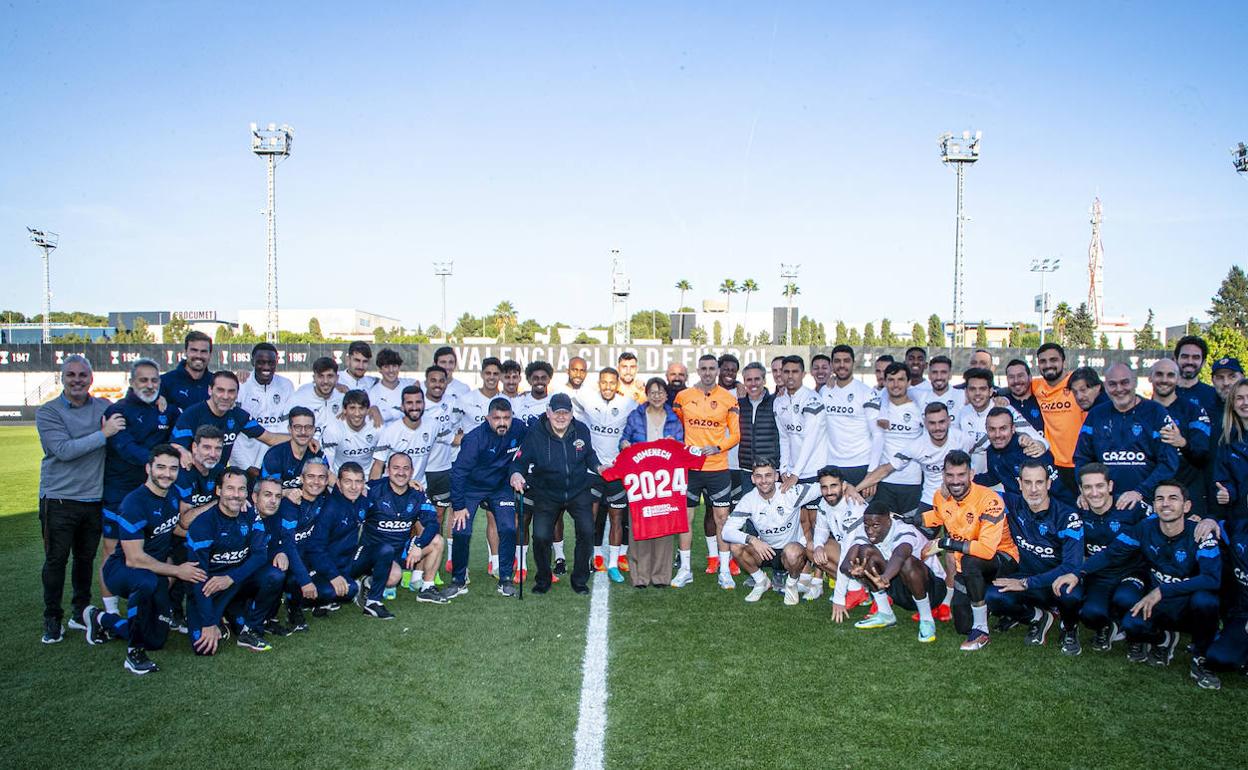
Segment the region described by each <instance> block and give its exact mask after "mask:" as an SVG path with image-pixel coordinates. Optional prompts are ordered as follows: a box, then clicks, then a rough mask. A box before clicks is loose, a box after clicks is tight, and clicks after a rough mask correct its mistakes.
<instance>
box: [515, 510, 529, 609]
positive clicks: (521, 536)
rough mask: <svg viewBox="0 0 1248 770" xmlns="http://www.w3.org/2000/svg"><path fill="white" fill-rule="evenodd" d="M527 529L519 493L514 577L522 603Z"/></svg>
mask: <svg viewBox="0 0 1248 770" xmlns="http://www.w3.org/2000/svg"><path fill="white" fill-rule="evenodd" d="M526 529H527V528H526V527H525V526H524V495H523V494H521V493H520V492H517V493H516V542H517V543H519V545H520V559H519V565H518V566H517V567H516V570H517V572H516V577H517V578H519V581H518V582H519V583H520V601H524V556H525V554H524V541H525V540H526V538H525V535H526V534H527V533H526V532H525V530H526Z"/></svg>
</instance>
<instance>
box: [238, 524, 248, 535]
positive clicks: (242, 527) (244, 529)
mask: <svg viewBox="0 0 1248 770" xmlns="http://www.w3.org/2000/svg"><path fill="white" fill-rule="evenodd" d="M238 534H240V535H245V534H247V524H246V522H239V525H238Z"/></svg>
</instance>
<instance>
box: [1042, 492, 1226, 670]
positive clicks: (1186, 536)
mask: <svg viewBox="0 0 1248 770" xmlns="http://www.w3.org/2000/svg"><path fill="white" fill-rule="evenodd" d="M1191 509H1192V503H1191V500H1190V499H1188V497H1187V488H1186V487H1184V486H1183V485H1182V483H1180V482H1178V481H1175V480H1174V479H1169V480H1166V481H1161V482H1159V483H1158V484H1157V488H1156V490H1155V491H1154V492H1153V511H1154V512H1155V515H1153V516H1149V517H1148V518H1146V519H1144V520H1142V521H1141V522H1140V523H1139V524H1137V525H1135V526H1134V527H1133V528H1131V531H1129V532H1127V531H1123V532H1120V533H1119V534H1118V537H1117V538H1116V539H1115V540H1114V542H1113V543H1112V544H1110V546H1109V547H1108V548H1106V549H1105V550H1103V551H1101V552H1099V553H1097V554H1096V555H1094V556H1091V557H1089V558H1088V559H1086V560H1085V561H1084V562H1083V566H1082V567H1081V568H1080V569H1079V570H1078V571H1077V572H1072V573H1068V574H1065V575H1062V576H1061V577H1059V578H1057V579H1056V580H1054V581H1053V592H1054V593H1055V594H1056V593H1063V592H1065V591H1068V590H1070V589H1071V588H1073V587H1075V586H1077V585H1079V583H1080V582H1081V581H1082V580H1084V579H1086V578H1087V577H1088V576H1090V575H1095V574H1097V573H1098V572H1100V571H1102V570H1105V569H1113V568H1114V567H1115V566H1117V565H1120V564H1124V563H1132V562H1133V561H1134V560H1135V559H1136V558H1137V557H1138V558H1141V559H1143V563H1144V569H1145V572H1146V583H1145V585H1141V586H1138V587H1136V590H1135V591H1134V592H1125V591H1117V592H1115V594H1114V602H1115V603H1116V604H1118V609H1119V610H1120V611H1121V612H1122V613H1123V615H1122V630H1123V633H1125V634H1126V635H1127V660H1129V661H1131V662H1132V663H1145V662H1147V663H1148V664H1149V665H1152V666H1168V665H1170V661H1171V659H1172V658H1173V657H1174V649H1175V647H1177V646H1178V644H1179V632H1180V631H1188V632H1190V633H1191V635H1192V645H1191V651H1192V662H1191V668H1190V673H1191V676H1192V678H1193V679H1195V680H1196V684H1197V686H1199V687H1201V688H1203V689H1207V690H1216V689H1219V688H1220V687H1221V686H1222V683H1221V681H1220V680H1219V679H1218V677H1217V675H1215V674H1214V673H1213V672H1211V671H1209V670H1208V668H1206V666H1205V653H1206V651H1207V650H1208V649H1209V645H1210V643H1211V642H1212V641H1213V638H1214V635H1215V634H1216V633H1217V631H1218V607H1219V602H1218V591H1219V589H1220V588H1221V585H1222V556H1221V553H1220V552H1219V550H1218V542H1217V540H1216V539H1215V537H1214V534H1213V533H1214V532H1215V531H1216V530H1217V526H1216V525H1215V524H1214V522H1212V521H1210V520H1208V519H1206V520H1205V521H1202V522H1200V523H1197V522H1194V521H1192V520H1191V519H1189V518H1188V514H1189V513H1191ZM1125 585H1131V583H1126V584H1125ZM1146 586H1151V590H1149V591H1148V592H1147V593H1145V587H1146Z"/></svg>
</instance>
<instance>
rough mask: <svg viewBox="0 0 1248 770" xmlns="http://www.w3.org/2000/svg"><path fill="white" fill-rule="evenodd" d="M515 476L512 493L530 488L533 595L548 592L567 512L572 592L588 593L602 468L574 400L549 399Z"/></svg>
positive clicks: (517, 460) (527, 438)
mask: <svg viewBox="0 0 1248 770" xmlns="http://www.w3.org/2000/svg"><path fill="white" fill-rule="evenodd" d="M511 470H512V474H511V486H512V488H513V489H515V490H516V491H517V492H521V493H523V492H524V490H525V487H526V486H527V487H528V496H529V497H530V498H531V499H532V500H533V551H534V552H533V559H534V561H535V562H536V563H537V579H536V580H535V581H534V586H533V593H536V594H544V593H546V592H547V591H549V590H550V584H551V571H550V555H551V550H550V549H551V545H552V544H553V543H554V537H555V520H556V519H557V518H558V517H560V516H562V515H563V513H564V512H565V511H566V512H567V513H568V514H569V515H570V516H571V517H572V523H573V524H574V526H575V528H576V552H575V554H574V555H573V560H572V561H573V563H572V590H573V591H575V592H576V593H578V594H587V593H589V574H590V565H589V561H590V556H591V555H592V554H593V550H594V515H593V510H592V507H591V502H592V498H591V495H590V490H589V482H590V478H589V472H590V471H593V472H595V473H597V472H599V471H600V470H601V467H600V463H599V462H598V456H597V455H595V454H594V447H593V445H592V443H591V442H590V436H589V428H588V427H587V426H586V425H585V423H583V422H580V421H579V420H575V419H573V417H572V399H570V398H569V397H568V395H567V394H566V393H556V394H555V395H553V396H551V397H550V403H549V404H547V406H546V414H544V415H542V416H541V418H540V419H539V420H538V421H536V422H534V423H533V424H532V425H531V426H530V427H529V432H528V435H527V436H525V439H524V443H523V444H522V445H521V446H520V451H519V452H518V453H517V454H516V458H515V460H514V461H513V462H512V465H511Z"/></svg>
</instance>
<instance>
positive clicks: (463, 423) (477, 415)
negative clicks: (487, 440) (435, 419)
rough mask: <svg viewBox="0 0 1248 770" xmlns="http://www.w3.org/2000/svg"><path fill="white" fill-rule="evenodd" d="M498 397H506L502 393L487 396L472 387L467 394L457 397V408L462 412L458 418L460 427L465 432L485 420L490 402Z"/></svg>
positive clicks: (488, 412)
mask: <svg viewBox="0 0 1248 770" xmlns="http://www.w3.org/2000/svg"><path fill="white" fill-rule="evenodd" d="M500 397H502V398H506V396H503V394H502V393H495V394H494V395H492V396H487V395H485V394H484V393H482V392H481V391H480V390H478V389H476V388H473V389H472V390H470V391H468V395H466V396H464V397H463V398H460V399H459V401H458V404H459V408H460V410H461V411H462V412H463V413H464V416H463V417H462V418H461V420H460V427H462V428H463V430H464V433H465V434H467V433H468V432H469V431H471V430H472V429H473V428H475V427H477V426H478V425H480V424H481V423H483V422H485V418H486V417H487V416H489V414H490V402H491V401H493V400H494V399H496V398H500ZM509 403H510V402H509Z"/></svg>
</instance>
